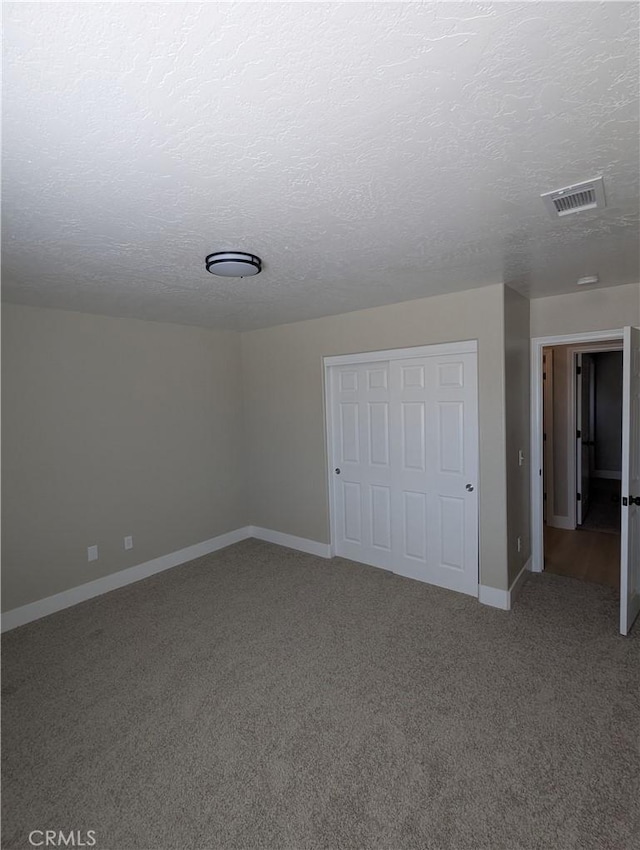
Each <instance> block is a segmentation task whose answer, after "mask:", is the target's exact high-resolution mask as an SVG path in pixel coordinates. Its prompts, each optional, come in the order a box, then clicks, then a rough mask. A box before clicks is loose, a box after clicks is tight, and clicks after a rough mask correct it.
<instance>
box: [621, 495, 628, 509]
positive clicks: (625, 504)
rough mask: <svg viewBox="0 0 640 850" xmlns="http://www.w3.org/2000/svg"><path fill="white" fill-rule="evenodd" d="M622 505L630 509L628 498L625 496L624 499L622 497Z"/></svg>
mask: <svg viewBox="0 0 640 850" xmlns="http://www.w3.org/2000/svg"><path fill="white" fill-rule="evenodd" d="M622 504H623V505H624V506H625V508H628V507H629V502H628V501H627V497H626V496H623V497H622Z"/></svg>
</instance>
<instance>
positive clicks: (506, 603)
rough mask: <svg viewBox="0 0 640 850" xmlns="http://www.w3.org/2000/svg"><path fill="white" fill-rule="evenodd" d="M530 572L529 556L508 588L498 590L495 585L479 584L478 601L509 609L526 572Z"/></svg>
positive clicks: (492, 606) (503, 609)
mask: <svg viewBox="0 0 640 850" xmlns="http://www.w3.org/2000/svg"><path fill="white" fill-rule="evenodd" d="M530 572H531V558H529V559H528V560H527V562H526V564H525V565H524V566H523V568H522V569H521V570H520V572H519V573H518V575H517V576H516V577H515V579H514V580H513V582H512V584H511V587H510V588H509V590H498V589H497V588H496V587H488V586H487V585H484V584H481V585H480V587H479V588H478V591H479V592H478V601H479V602H481V603H482V604H483V605H489V606H490V607H491V608H500V609H501V610H502V611H510V610H511V607H512V605H513V603H514V602H515V600H516V599H517V597H518V594H519V593H520V591H521V589H522V585H523V584H524V582H525V579H526V578H527V576H528V574H529V573H530Z"/></svg>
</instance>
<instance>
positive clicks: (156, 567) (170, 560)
mask: <svg viewBox="0 0 640 850" xmlns="http://www.w3.org/2000/svg"><path fill="white" fill-rule="evenodd" d="M247 537H251V534H250V528H249V526H245V527H244V528H237V529H236V530H235V531H229V532H228V533H227V534H220V535H218V537H212V538H211V539H210V540H204V541H203V542H202V543H196V544H195V545H193V546H187V547H186V548H185V549H178V550H177V551H176V552H170V553H169V554H168V555H161V556H160V557H159V558H153V559H152V560H151V561H145V562H144V563H142V564H137V565H136V566H135V567H129V568H128V569H126V570H118V572H116V573H110V574H109V575H108V576H103V577H102V578H98V579H95V581H88V582H87V583H86V584H80V585H78V586H77V587H71V588H69V590H63V591H62V593H56V594H55V595H54V596H47V597H46V598H45V599H39V600H38V601H37V602H30V603H29V604H28V605H22V606H20V608H14V609H13V610H12V611H7V612H6V613H5V614H2V631H3V632H7V631H9V630H10V629H15V628H17V627H18V626H24V625H25V623H31V622H32V621H33V620H39V619H41V618H42V617H46V616H47V615H49V614H55V613H56V611H62V610H63V609H65V608H71V607H72V606H73V605H78V603H80V602H86V601H87V600H88V599H93V598H94V597H95V596H102V594H103V593H109V592H110V591H111V590H117V589H118V588H119V587H125V586H126V585H127V584H133V583H134V582H136V581H141V580H142V579H145V578H149V576H152V575H155V574H156V573H161V572H163V571H164V570H170V569H171V568H172V567H177V566H179V565H180V564H186V563H187V562H188V561H193V560H194V559H195V558H201V557H202V556H203V555H210V554H211V553H212V552H217V551H218V549H225V548H226V547H227V546H231V545H232V544H233V543H239V542H240V541H241V540H246V539H247Z"/></svg>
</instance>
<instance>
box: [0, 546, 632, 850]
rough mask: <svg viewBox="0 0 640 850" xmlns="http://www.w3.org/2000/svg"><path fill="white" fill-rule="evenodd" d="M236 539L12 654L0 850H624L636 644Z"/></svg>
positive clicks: (608, 615)
mask: <svg viewBox="0 0 640 850" xmlns="http://www.w3.org/2000/svg"><path fill="white" fill-rule="evenodd" d="M617 620H618V615H617V594H616V592H615V591H614V590H613V589H611V588H608V587H604V586H600V585H595V584H588V583H586V582H581V581H576V580H574V579H570V578H564V577H561V576H555V575H546V574H543V575H540V576H531V577H529V578H528V580H527V582H526V584H525V586H524V587H523V589H522V592H521V595H520V596H519V598H518V601H517V603H516V605H515V606H514V609H513V610H512V611H511V612H504V611H499V610H495V609H492V608H488V607H485V606H483V605H480V604H479V603H478V602H477V601H476V600H474V599H472V598H470V597H466V596H463V595H460V594H456V593H453V592H449V591H445V590H440V589H438V588H434V587H430V586H428V585H424V584H420V583H418V582H414V581H410V580H408V579H403V578H400V577H397V576H394V575H393V574H391V573H388V572H384V571H381V570H377V569H374V568H371V567H365V566H362V565H358V564H354V563H352V562H349V561H345V560H341V559H334V560H331V561H325V560H322V559H319V558H316V557H313V556H311V555H305V554H301V553H299V552H294V551H292V550H289V549H284V548H281V547H277V546H273V545H271V544H268V543H262V542H258V541H255V540H248V541H245V542H243V543H239V544H237V545H236V546H232V547H230V548H228V549H226V550H224V551H221V552H218V553H216V554H214V555H209V556H206V557H203V558H199V559H198V560H196V561H193V562H192V563H190V564H189V565H185V566H183V567H178V568H176V569H173V570H170V571H168V572H165V573H162V574H159V575H157V576H154V577H152V578H150V579H147V580H145V581H142V582H139V583H137V584H134V585H130V586H128V587H125V588H122V589H121V590H117V591H114V592H112V593H109V594H107V595H104V596H101V597H99V598H96V599H93V600H90V601H89V602H85V603H83V604H82V605H79V606H76V607H75V608H72V609H68V610H66V611H62V612H60V613H58V614H55V615H53V616H51V617H48V618H46V619H44V620H41V621H39V622H36V623H31V624H29V625H27V626H24V627H22V628H20V629H16V630H15V631H13V632H10V633H8V634H7V635H6V636H5V637H4V641H3V657H4V663H3V688H4V699H3V715H4V718H3V720H4V726H3V732H4V735H3V739H4V740H3V775H4V783H3V796H2V805H3V822H4V836H3V842H2V847H3V848H6V850H18V848H20V850H21V848H28V847H30V846H31V845H30V844H29V841H28V835H29V833H30V832H31V831H32V830H36V829H41V830H45V829H54V830H63V831H65V832H67V833H68V832H69V831H70V830H81V831H84V832H85V833H86V831H87V830H94V831H95V841H96V843H95V847H96V848H97V850H136V848H140V849H141V850H174V848H175V850H186V848H194V849H195V848H210V850H254V848H256V850H257V848H260V849H261V850H262V848H265V850H267V848H287V849H288V850H289V848H290V850H307V848H309V850H311V849H312V848H313V849H314V850H315V848H326V850H338V849H339V848H344V850H351V848H354V850H355V848H358V850H359V848H362V850H369V848H372V849H375V850H413V849H414V848H415V850H418V848H420V850H431V848H433V850H449V849H450V850H482V848H487V850H501V848H504V850H534V848H539V850H569V848H576V850H577V848H580V850H596V848H597V850H608V849H609V848H610V850H627V848H628V850H631V848H638V847H639V846H640V753H639V743H640V634H639V633H638V632H639V629H638V627H636V629H635V632H634V633H632V635H631V636H629V637H628V638H623V637H620V636H619V635H618V634H617Z"/></svg>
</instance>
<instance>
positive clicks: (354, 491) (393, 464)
mask: <svg viewBox="0 0 640 850" xmlns="http://www.w3.org/2000/svg"><path fill="white" fill-rule="evenodd" d="M466 345H467V348H468V347H469V344H466ZM472 345H473V346H474V349H475V344H472ZM443 348H451V346H449V347H444V346H431V347H426V348H423V349H420V351H421V352H422V351H426V352H428V351H430V350H431V349H432V350H433V351H434V353H433V354H421V355H420V356H417V357H414V356H412V357H406V358H404V359H387V360H374V359H372V360H371V361H370V362H355V363H353V364H351V363H349V364H346V365H337V366H333V367H331V369H330V372H329V393H330V404H329V408H330V423H329V441H330V453H331V465H332V469H331V480H332V483H333V494H332V496H333V498H332V537H333V543H334V550H335V554H336V555H340V556H343V557H345V558H350V559H352V560H355V561H360V562H362V563H365V564H371V565H373V566H377V567H382V568H384V569H387V570H392V571H393V572H395V573H399V574H400V575H403V576H407V577H409V578H413V579H418V580H420V581H425V582H429V583H431V584H436V585H438V586H440V587H447V588H450V589H452V590H458V591H461V592H463V593H469V594H472V595H474V596H477V595H478V487H477V485H478V401H477V354H476V352H475V350H473V351H470V352H469V351H467V352H464V353H453V354H442V353H436V352H438V351H441V350H442V349H443ZM413 351H415V350H412V352H413ZM393 354H396V352H394V353H393ZM371 356H372V358H373V357H374V356H375V355H371Z"/></svg>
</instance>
